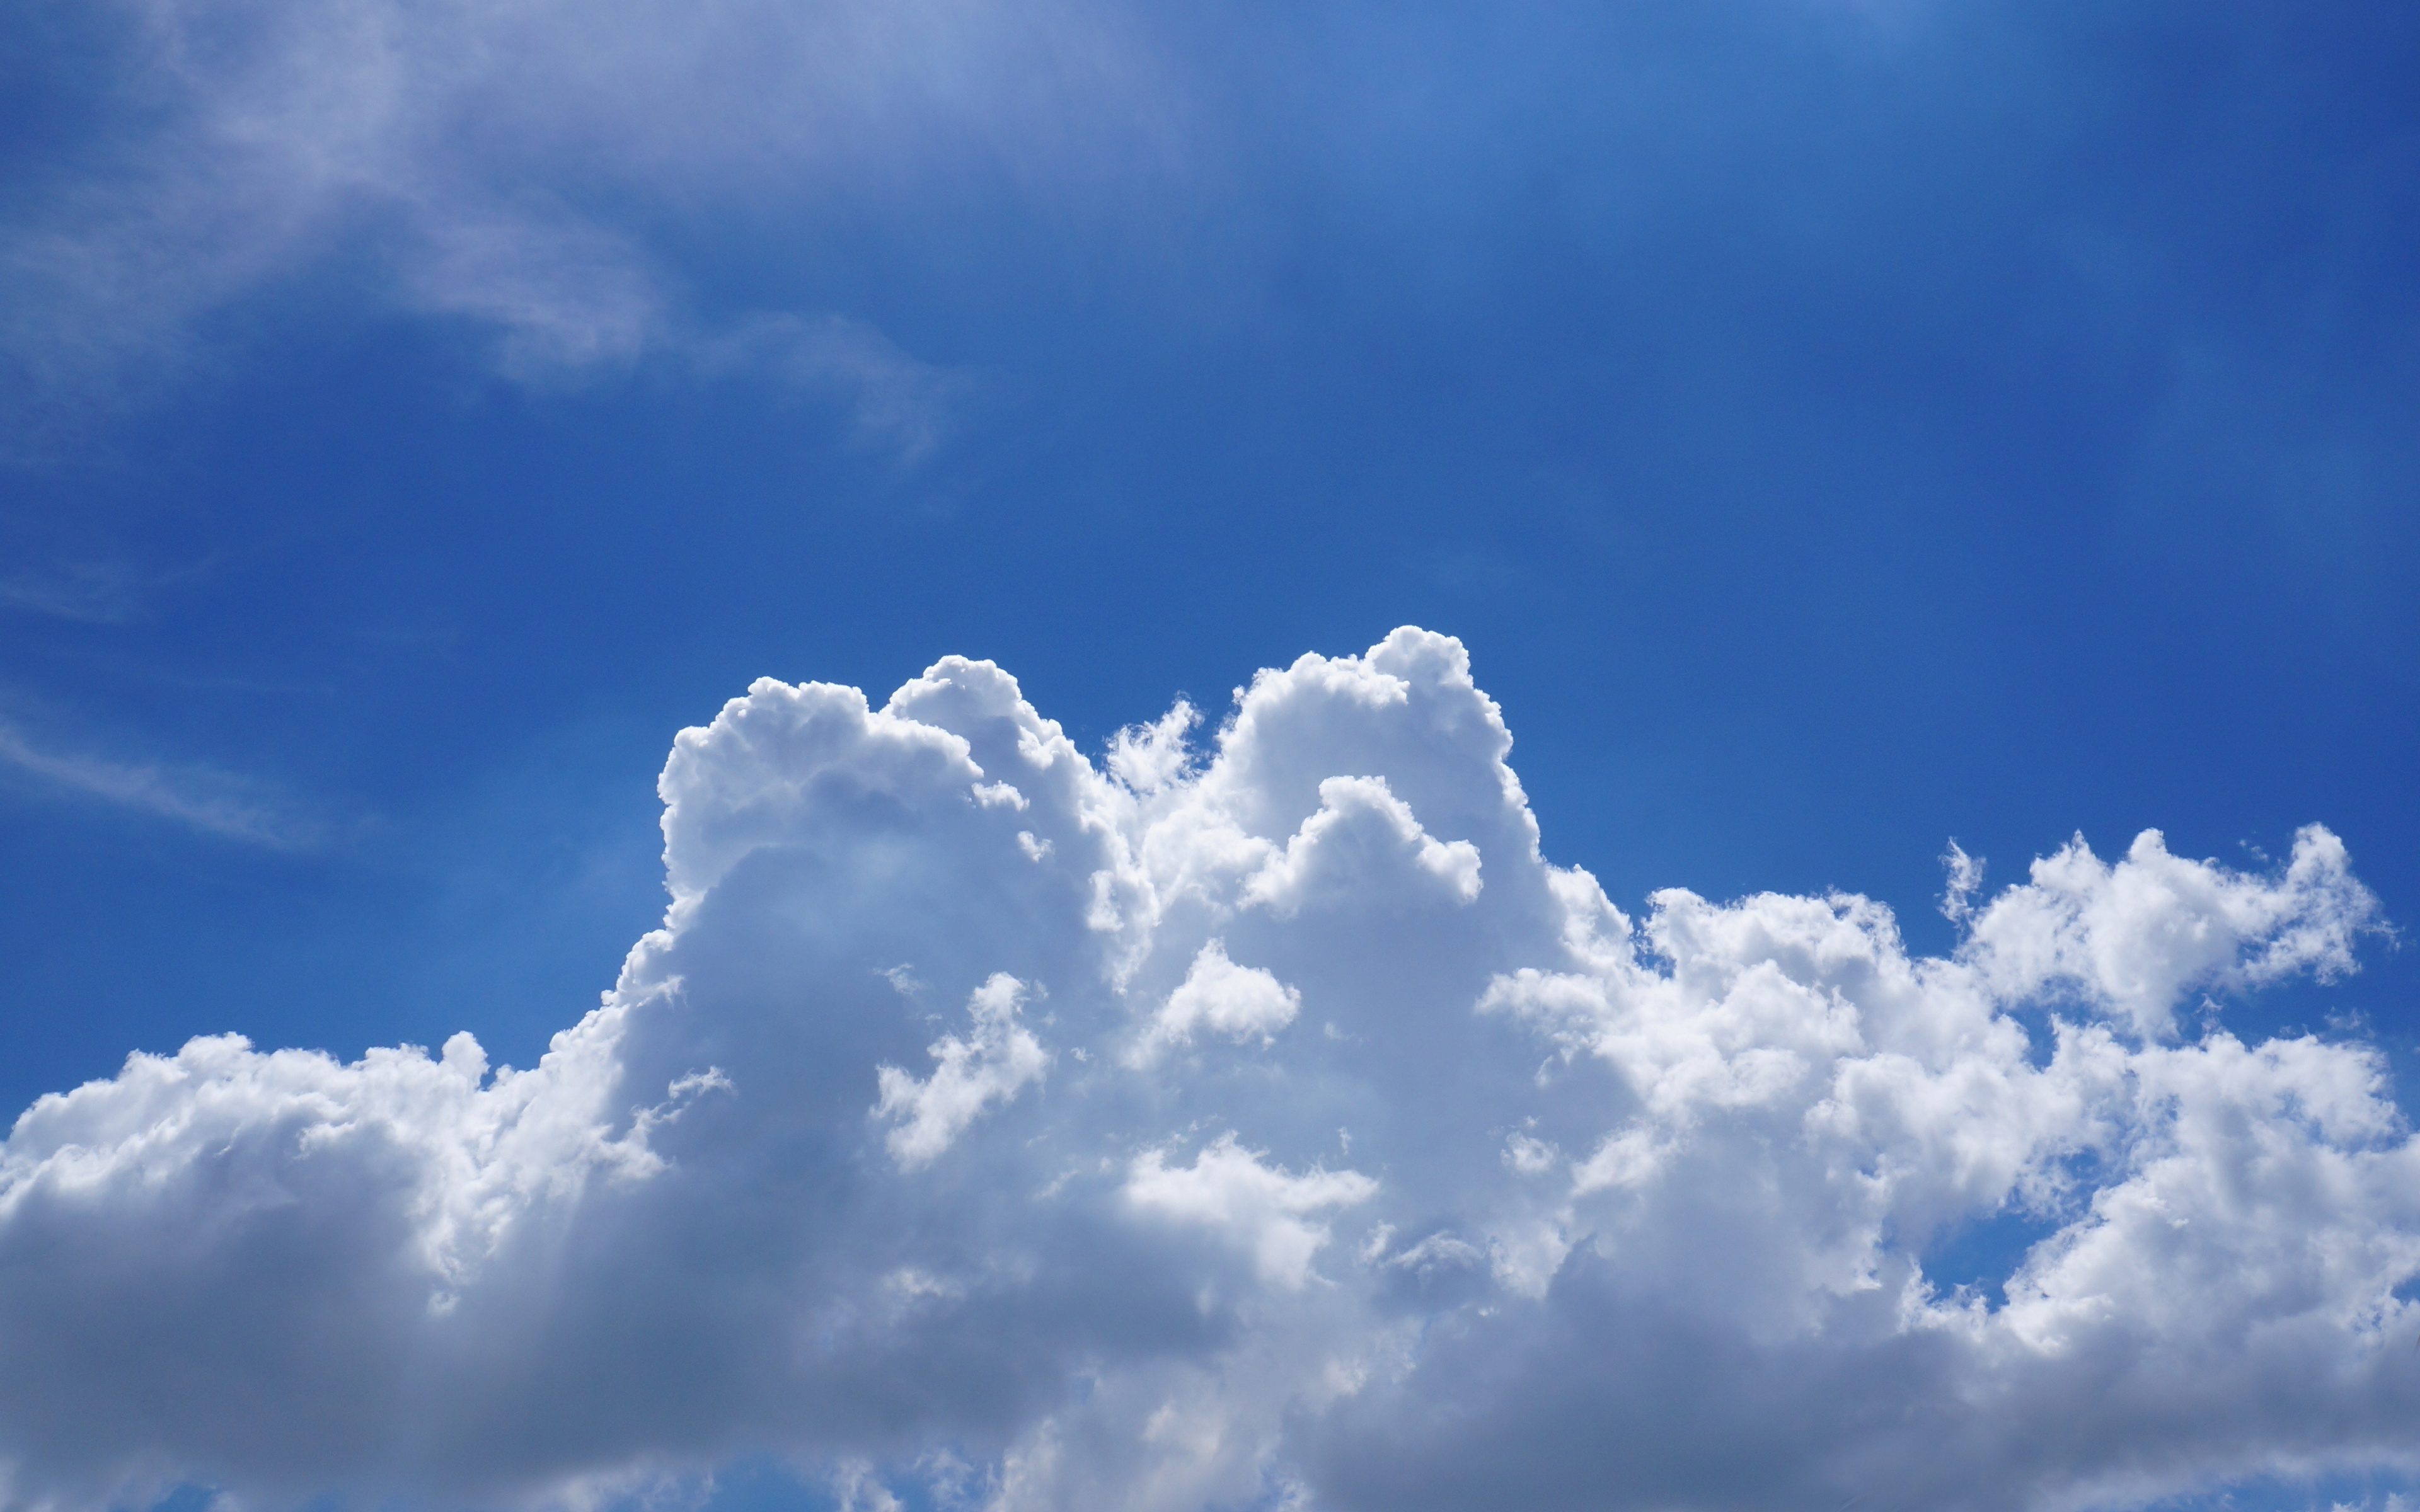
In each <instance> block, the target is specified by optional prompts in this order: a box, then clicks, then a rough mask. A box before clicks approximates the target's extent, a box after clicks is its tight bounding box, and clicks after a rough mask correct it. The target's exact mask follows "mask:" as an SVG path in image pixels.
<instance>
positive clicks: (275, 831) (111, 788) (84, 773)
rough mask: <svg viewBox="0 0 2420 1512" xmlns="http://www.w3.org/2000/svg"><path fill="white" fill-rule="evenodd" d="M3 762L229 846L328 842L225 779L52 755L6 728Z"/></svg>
mask: <svg viewBox="0 0 2420 1512" xmlns="http://www.w3.org/2000/svg"><path fill="white" fill-rule="evenodd" d="M0 761H5V762H6V763H8V765H10V766H11V767H14V768H15V769H16V770H17V771H19V772H22V773H23V774H25V775H26V776H28V777H32V778H36V779H39V780H41V781H43V782H46V783H49V784H51V785H53V786H54V787H60V788H65V789H68V790H69V791H70V792H72V793H76V794H80V795H83V796H85V797H87V798H97V799H99V800H101V801H102V802H104V803H109V804H114V805H116V807H118V808H121V809H128V810H133V811H135V812H137V813H144V814H149V815H152V816H154V817H156V818H161V819H170V820H174V821H176V822H177V823H178V824H182V825H190V826H191V827H193V828H194V829H198V830H201V831H203V832H204V833H206V834H210V835H216V836H219V837H220V838H222V839H225V840H234V841H243V842H245V843H246V844H251V845H263V846H267V847H269V848H271V849H272V850H281V851H290V850H306V849H309V848H310V847H312V846H314V845H316V844H318V842H319V841H320V840H321V839H323V838H324V831H323V829H322V826H320V825H318V824H316V823H313V822H310V821H307V820H304V819H302V817H300V816H299V815H296V814H294V813H292V812H290V811H288V810H285V809H283V808H281V807H280V806H278V805H277V804H275V803H272V802H270V801H266V800H264V799H262V798H260V797H258V796H248V795H245V794H244V792H243V791H242V789H243V788H244V787H245V786H246V785H247V784H245V783H244V782H243V781H242V779H238V778H233V777H229V776H227V775H225V774H223V773H215V772H210V771H207V770H197V769H194V768H190V767H189V768H184V769H181V770H179V769H175V768H170V767H164V766H159V765H154V764H130V763H123V762H112V761H106V760H102V759H101V758H99V757H93V756H85V755H77V754H64V753H61V752H58V751H54V750H45V749H43V748H41V747H39V746H38V745H36V744H35V743H34V742H32V741H30V740H28V739H27V738H26V737H25V735H24V733H23V732H22V731H20V730H18V729H17V728H16V727H14V726H12V725H9V724H7V723H5V722H0Z"/></svg>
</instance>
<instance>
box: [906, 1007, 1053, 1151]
mask: <svg viewBox="0 0 2420 1512" xmlns="http://www.w3.org/2000/svg"><path fill="white" fill-rule="evenodd" d="M1024 995H1025V984H1024V983H1023V982H1021V981H1018V980H1016V978H1015V977H1012V976H1010V975H1009V974H1008V973H1007V972H1005V971H1002V972H998V973H995V974H994V975H993V977H992V979H991V980H989V981H986V982H985V983H984V984H983V985H982V986H980V987H978V988H976V989H975V990H974V993H973V995H971V996H970V997H969V998H968V999H967V1012H968V1014H969V1016H970V1017H971V1018H972V1019H973V1020H974V1032H973V1033H972V1034H971V1035H970V1036H969V1037H968V1038H966V1039H964V1040H961V1039H959V1038H958V1037H957V1036H955V1035H945V1036H943V1037H942V1038H941V1039H939V1040H938V1041H934V1043H933V1046H932V1049H931V1051H930V1054H931V1055H932V1057H933V1058H934V1059H935V1060H938V1061H939V1062H940V1064H939V1066H936V1067H935V1068H934V1069H933V1074H932V1075H930V1076H928V1077H926V1078H925V1079H924V1080H923V1081H921V1082H920V1081H918V1080H916V1079H915V1078H914V1077H913V1076H910V1075H908V1074H907V1072H904V1071H901V1070H900V1069H899V1068H898V1067H896V1066H876V1068H875V1069H874V1084H875V1086H876V1088H879V1089H880V1091H881V1094H882V1095H881V1097H880V1099H879V1100H878V1101H877V1102H876V1103H875V1104H874V1111H875V1113H876V1115H877V1116H878V1117H881V1118H885V1119H896V1120H899V1127H897V1128H895V1129H893V1130H892V1131H891V1133H890V1134H888V1135H887V1136H885V1138H884V1141H883V1142H884V1143H885V1144H887V1145H889V1146H890V1147H891V1153H892V1157H893V1158H894V1159H896V1160H897V1161H898V1162H899V1164H900V1165H901V1166H902V1167H903V1168H905V1169H908V1170H913V1169H914V1168H915V1167H917V1166H919V1165H930V1164H931V1163H932V1161H933V1159H934V1157H935V1156H938V1155H939V1154H940V1153H941V1152H942V1151H943V1150H945V1149H949V1148H950V1141H951V1140H953V1139H955V1138H956V1137H957V1136H958V1135H959V1134H963V1133H964V1132H965V1131H966V1127H967V1125H969V1124H970V1123H972V1122H974V1121H975V1119H978V1118H980V1117H982V1115H983V1111H984V1109H985V1108H986V1107H988V1106H990V1105H991V1104H992V1103H1005V1102H1008V1101H1009V1100H1010V1099H1012V1098H1014V1097H1016V1093H1017V1089H1018V1088H1022V1087H1023V1086H1025V1084H1026V1083H1028V1082H1031V1081H1036V1080H1039V1079H1040V1077H1041V1075H1042V1073H1043V1072H1044V1071H1046V1070H1047V1069H1048V1068H1049V1065H1050V1053H1049V1052H1048V1051H1047V1050H1045V1049H1043V1048H1042V1041H1039V1040H1036V1039H1035V1038H1034V1037H1033V1035H1032V1032H1031V1031H1029V1030H1028V1029H1027V1028H1026V1027H1025V1026H1023V1025H1021V1024H1019V1023H1018V1022H1017V1020H1016V1005H1017V1001H1018V999H1020V998H1022V997H1023V996H1024Z"/></svg>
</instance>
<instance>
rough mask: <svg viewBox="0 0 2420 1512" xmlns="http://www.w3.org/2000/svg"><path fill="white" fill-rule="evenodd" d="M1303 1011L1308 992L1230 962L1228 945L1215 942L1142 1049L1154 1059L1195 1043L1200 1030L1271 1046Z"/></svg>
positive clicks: (1199, 958)
mask: <svg viewBox="0 0 2420 1512" xmlns="http://www.w3.org/2000/svg"><path fill="white" fill-rule="evenodd" d="M1301 1008H1302V994H1300V993H1298V992H1296V991H1295V990H1294V989H1293V988H1291V987H1289V986H1287V985H1286V984H1285V983H1284V982H1281V981H1280V980H1277V978H1275V977H1273V976H1271V975H1269V974H1268V973H1267V972H1265V971H1263V970H1262V969H1261V968H1259V967H1258V966H1239V965H1237V964H1235V963H1234V962H1233V961H1230V960H1228V959H1227V942H1226V941H1225V940H1221V939H1213V940H1211V941H1210V942H1209V943H1208V944H1206V945H1204V946H1202V949H1201V950H1200V951H1199V952H1198V953H1197V954H1195V956H1194V957H1193V964H1192V965H1190V966H1188V967H1187V968H1186V972H1185V980H1184V981H1183V982H1181V983H1179V984H1178V986H1177V989H1176V991H1174V992H1172V993H1171V994H1169V995H1168V1001H1167V1002H1166V1003H1165V1004H1163V1005H1161V1007H1160V1010H1159V1012H1158V1013H1157V1014H1156V1015H1155V1016H1154V1017H1153V1019H1152V1021H1151V1027H1150V1028H1149V1029H1148V1030H1146V1031H1145V1033H1144V1035H1143V1039H1142V1041H1141V1042H1140V1050H1141V1052H1142V1055H1143V1057H1145V1058H1148V1057H1150V1056H1151V1055H1152V1054H1153V1053H1154V1052H1156V1051H1157V1050H1158V1049H1160V1048H1161V1047H1163V1046H1166V1045H1172V1044H1185V1043H1187V1042H1189V1041H1191V1040H1192V1038H1193V1031H1194V1030H1195V1029H1196V1028H1197V1027H1198V1028H1204V1029H1208V1030H1210V1031H1211V1032H1212V1033H1214V1034H1221V1035H1224V1036H1226V1037H1227V1038H1228V1039H1230V1040H1234V1041H1245V1040H1254V1039H1257V1040H1258V1041H1261V1043H1263V1044H1264V1045H1265V1044H1269V1043H1271V1042H1273V1041H1274V1040H1275V1037H1276V1035H1277V1031H1278V1030H1280V1029H1282V1028H1284V1027H1285V1026H1287V1025H1289V1024H1291V1023H1293V1022H1294V1016H1295V1013H1296V1012H1298V1011H1300V1010H1301Z"/></svg>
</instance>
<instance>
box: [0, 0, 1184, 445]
mask: <svg viewBox="0 0 2420 1512" xmlns="http://www.w3.org/2000/svg"><path fill="white" fill-rule="evenodd" d="M90 24H91V25H92V27H93V28H94V31H95V35H96V40H95V41H94V42H93V44H92V45H91V46H90V47H88V48H86V49H85V54H86V55H87V60H86V67H87V69H88V70H89V72H88V74H87V75H85V76H83V77H82V78H81V88H82V91H83V95H84V96H85V98H89V99H93V100H102V101H106V105H105V106H104V107H103V108H101V109H98V110H97V111H96V112H95V116H96V123H95V124H93V125H92V126H91V127H90V128H89V130H88V131H87V137H86V140H85V141H83V142H82V143H80V144H79V145H78V147H76V149H75V154H74V157H75V162H76V164H77V167H76V171H75V172H73V173H72V174H67V175H59V176H54V183H53V186H52V187H51V188H50V189H49V190H48V191H46V192H45V191H39V190H37V191H35V192H30V193H25V194H23V195H21V196H19V197H18V198H17V199H16V200H15V201H14V202H13V204H12V207H11V208H10V209H9V210H8V213H7V215H6V218H5V219H0V291H5V294H6V297H5V298H0V364H5V371H6V375H7V377H8V380H9V384H10V387H11V388H12V389H13V390H14V392H15V393H16V395H17V398H18V399H19V401H20V408H21V409H23V411H24V412H25V413H24V415H23V416H21V422H22V424H23V425H32V426H39V424H44V423H49V424H57V425H66V424H72V423H73V415H74V414H75V412H76V411H78V410H79V409H83V408H87V407H89V406H90V405H91V404H93V403H95V402H101V403H103V404H107V403H110V402H123V401H128V400H133V399H137V398H139V397H140V396H141V395H143V394H144V393H148V392H154V391H156V390H157V389H158V388H159V387H160V386H162V385H170V386H173V385H175V384H177V383H179V382H182V381H184V380H185V379H186V378H190V377H191V376H192V375H193V374H194V372H196V371H199V370H201V369H202V368H205V367H207V366H208V365H209V363H212V362H214V361H216V360H217V357H218V355H220V354H223V353H224V352H225V351H227V350H229V349H231V348H230V347H229V346H228V344H229V343H230V342H237V343H238V344H240V338H238V337H237V336H235V335H234V334H233V328H230V327H228V325H227V322H225V320H224V319H222V318H221V316H223V315H224V314H225V312H227V311H229V310H231V309H233V308H235V307H237V306H239V305H240V304H241V302H242V301H245V300H247V299H248V298H250V297H252V296H253V295H255V294H257V293H261V292H263V291H267V290H271V289H275V288H279V287H282V286H286V285H290V284H292V283H293V282H294V281H297V280H300V279H303V278H306V277H317V276H319V275H320V274H323V273H329V272H334V273H335V274H336V276H337V277H338V279H339V283H340V285H349V286H350V288H351V289H352V291H353V297H352V298H351V299H349V300H347V301H344V303H345V304H346V305H347V306H349V307H366V308H368V309H369V310H371V311H373V312H377V311H400V312H405V313H411V314H418V315H421V316H431V317H439V318H450V319H456V320H460V321H464V322H467V323H468V324H469V325H470V326H471V327H472V328H473V330H474V331H476V332H480V333H481V334H482V337H483V339H484V340H485V341H486V342H487V344H488V347H489V353H490V357H491V361H492V362H493V364H494V366H495V367H496V369H497V370H498V371H499V372H500V373H502V374H504V376H506V377H508V378H514V379H517V380H520V381H524V382H531V383H559V382H566V381H585V380H588V379H591V378H596V377H597V376H599V375H611V374H614V373H618V372H625V371H628V370H629V369H630V368H632V367H633V366H635V365H637V364H639V363H644V362H647V361H650V360H653V359H657V358H663V359H666V360H668V361H670V362H671V363H673V365H675V367H676V368H680V369H684V370H689V371H698V370H702V369H706V368H717V369H720V370H724V371H728V370H730V369H731V367H732V365H733V364H734V363H737V362H738V361H739V360H740V358H742V357H743V356H747V355H750V354H753V355H755V356H759V357H762V358H763V359H764V361H763V362H761V363H757V364H756V365H755V368H754V371H755V372H757V373H758V375H759V376H761V377H763V378H766V379H768V381H772V382H776V383H782V382H789V383H793V384H796V385H798V386H799V387H802V388H803V389H805V390H806V391H808V392H811V393H827V394H832V393H836V394H837V395H838V396H839V397H840V399H841V402H842V403H843V405H844V407H845V408H846V409H848V410H849V411H850V412H851V414H852V415H853V417H854V418H855V420H856V422H857V423H858V424H859V425H860V426H861V429H862V430H864V431H865V432H867V433H869V434H873V435H878V436H880V437H881V438H883V440H884V441H885V443H886V444H891V445H895V446H896V447H897V448H898V449H899V450H900V451H901V453H902V455H921V450H922V449H923V448H926V447H929V445H930V444H931V443H932V440H933V439H934V437H935V436H936V435H937V434H938V429H937V425H936V423H935V421H934V419H933V405H934V403H935V401H936V400H937V399H938V398H939V396H940V395H941V393H943V392H944V390H945V389H946V387H947V386H946V385H939V386H937V385H936V384H934V383H933V382H932V381H931V380H930V377H931V376H930V370H927V369H924V368H923V367H922V365H921V364H920V363H917V361H916V360H915V359H913V358H909V357H907V355H906V354H905V353H903V352H901V351H900V350H899V349H898V348H897V347H896V346H895V345H894V344H892V342H891V341H890V340H889V338H887V337H885V336H883V335H882V334H881V333H880V332H876V331H875V330H874V329H873V328H872V327H871V326H870V325H869V324H867V322H866V320H865V318H864V317H863V316H861V315H850V314H833V313H830V312H823V311H812V310H811V311H807V312H799V313H792V314H788V315H774V316H760V317H756V318H753V319H746V320H740V321H737V322H736V323H735V322H734V321H731V320H728V319H724V318H721V317H713V316H700V315H699V313H698V306H699V303H700V301H699V298H698V289H697V286H696V281H695V279H694V278H693V277H692V276H691V272H690V270H688V269H685V268H684V267H683V266H681V264H680V261H679V259H678V257H677V255H675V254H674V253H672V252H671V251H669V250H668V245H669V244H668V242H667V241H666V239H665V238H663V237H662V236H660V235H659V234H658V233H659V231H660V230H661V228H663V227H665V226H682V225H688V226H694V225H696V224H700V223H701V221H702V220H705V219H707V218H711V217H713V216H717V215H729V214H732V213H735V212H741V211H744V212H747V213H751V214H758V215H761V214H763V213H764V212H766V211H768V210H770V211H771V212H772V213H774V214H776V215H778V216H780V217H783V218H786V219H788V220H791V221H793V222H800V221H802V222H803V224H808V225H812V224H813V222H814V215H815V213H816V212H817V208H818V207H819V206H820V205H821V204H822V203H823V202H824V201H825V200H826V199H827V198H828V197H830V195H832V194H834V193H839V192H844V191H849V190H852V189H863V188H866V187H867V186H881V185H885V184H888V183H891V182H894V181H899V182H905V181H909V180H913V179H914V178H916V177H918V176H919V175H920V174H922V173H923V172H925V171H927V170H928V169H930V168H932V167H933V166H935V165H937V164H945V163H951V162H958V163H965V162H976V163H979V164H981V166H982V167H983V169H984V171H987V172H996V173H1001V174H1004V175H1005V176H1007V177H1008V178H1009V179H1010V180H1011V181H1012V182H1014V183H1016V184H1017V185H1020V186H1022V187H1023V188H1025V189H1027V190H1029V191H1031V192H1033V193H1050V192H1051V186H1052V185H1054V184H1063V183H1065V182H1067V181H1069V180H1070V179H1071V178H1073V179H1081V178H1084V177H1088V176H1090V175H1093V174H1095V173H1096V172H1097V170H1098V166H1099V164H1100V163H1101V162H1103V161H1104V160H1119V161H1123V160H1125V159H1130V158H1135V157H1138V156H1140V157H1141V158H1146V159H1148V158H1151V157H1153V156H1154V155H1155V154H1156V153H1158V152H1160V151H1161V150H1162V149H1163V148H1164V147H1165V144H1166V143H1167V141H1168V140H1169V134H1170V133H1169V132H1168V131H1167V129H1166V122H1167V120H1168V118H1169V116H1170V115H1171V108H1172V107H1171V90H1170V89H1169V88H1168V87H1167V82H1166V80H1165V79H1164V78H1162V77H1160V70H1159V68H1158V65H1157V64H1156V61H1155V60H1154V58H1153V56H1152V54H1151V51H1150V49H1149V48H1147V47H1145V46H1144V45H1143V44H1142V43H1141V42H1140V40H1139V39H1138V34H1137V33H1136V31H1135V29H1134V28H1133V27H1132V26H1131V25H1130V24H1127V23H1124V22H1122V21H1121V20H1119V18H1118V17H1117V15H1116V14H1115V13H1114V12H1113V11H1111V10H1109V9H1108V8H1101V7H1095V6H1092V5H1088V4H1084V3H1080V0H1054V3H1050V4H1045V5H1040V6H1033V7H1023V8H1015V9H1013V10H1004V9H1001V8H994V7H987V6H982V5H977V4H973V3H971V0H911V3H908V4H904V5H880V4H875V3H872V0H819V3H814V4H808V5H782V4H775V3H773V0H743V3H742V4H739V5H737V6H731V7H720V8H714V9H712V10H710V11H706V12H700V11H699V10H697V9H696V8H694V7H685V6H677V5H673V4H669V3H663V0H613V3H611V4H608V5H606V6H604V7H602V8H599V7H596V6H581V5H573V4H569V3H567V0H517V3H513V4H507V5H502V6H473V5H464V4H441V5H436V6H420V5H411V4H406V3H403V0H338V3H335V4H329V5H315V4H304V3H301V0H259V3H256V4H252V5H248V6H244V7H240V8H230V7H225V6H218V5H212V4H207V3H204V0H126V3H124V4H121V5H116V6H103V7H101V8H97V9H96V10H95V11H94V12H93V13H92V18H91V23H90ZM213 322H216V325H217V330H216V332H215V334H210V335H206V334H205V331H206V328H210V327H212V325H213ZM910 391H912V393H911V392H910Z"/></svg>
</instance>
